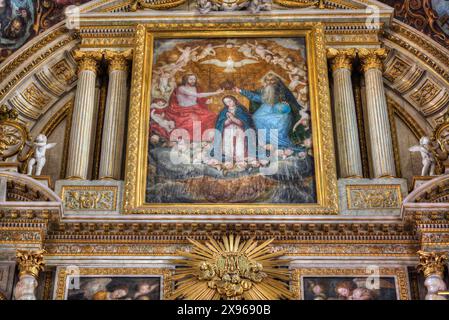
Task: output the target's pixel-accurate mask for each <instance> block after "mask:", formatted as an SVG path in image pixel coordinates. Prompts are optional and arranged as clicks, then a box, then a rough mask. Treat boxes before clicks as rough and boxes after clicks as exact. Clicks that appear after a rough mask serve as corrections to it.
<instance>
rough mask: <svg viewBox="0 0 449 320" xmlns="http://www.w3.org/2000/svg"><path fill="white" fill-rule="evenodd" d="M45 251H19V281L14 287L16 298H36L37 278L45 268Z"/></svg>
mask: <svg viewBox="0 0 449 320" xmlns="http://www.w3.org/2000/svg"><path fill="white" fill-rule="evenodd" d="M43 254H44V251H43V250H41V251H34V252H28V251H17V263H18V266H19V281H18V282H17V284H16V286H15V287H14V298H15V299H16V300H36V293H35V291H36V288H37V285H38V283H37V278H38V276H39V272H40V271H42V270H44V257H43Z"/></svg>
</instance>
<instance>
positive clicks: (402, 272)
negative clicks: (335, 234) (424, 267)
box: [291, 267, 410, 300]
mask: <svg viewBox="0 0 449 320" xmlns="http://www.w3.org/2000/svg"><path fill="white" fill-rule="evenodd" d="M379 273H380V276H381V277H394V279H395V284H396V294H397V297H398V300H410V292H409V283H408V275H407V272H406V268H405V267H380V268H379ZM370 275H371V274H370V273H367V270H366V269H365V268H347V269H346V268H303V269H294V270H293V271H292V284H291V287H292V291H294V292H295V293H296V295H295V296H296V297H297V298H298V299H300V300H304V282H303V279H304V277H323V278H326V277H327V278H329V277H352V276H354V277H368V276H370Z"/></svg>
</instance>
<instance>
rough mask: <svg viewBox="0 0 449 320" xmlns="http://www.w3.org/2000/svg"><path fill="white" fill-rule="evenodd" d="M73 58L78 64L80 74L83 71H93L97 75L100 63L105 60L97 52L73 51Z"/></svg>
mask: <svg viewBox="0 0 449 320" xmlns="http://www.w3.org/2000/svg"><path fill="white" fill-rule="evenodd" d="M73 57H74V59H75V60H76V61H77V62H78V73H79V72H82V71H92V72H94V73H97V71H98V62H99V61H100V60H101V59H102V58H103V54H102V53H101V52H97V51H80V50H75V51H73Z"/></svg>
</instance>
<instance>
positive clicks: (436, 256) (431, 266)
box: [417, 250, 448, 278]
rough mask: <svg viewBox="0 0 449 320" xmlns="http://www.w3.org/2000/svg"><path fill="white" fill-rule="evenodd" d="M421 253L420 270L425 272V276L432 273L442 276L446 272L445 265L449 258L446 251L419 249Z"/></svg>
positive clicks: (419, 253)
mask: <svg viewBox="0 0 449 320" xmlns="http://www.w3.org/2000/svg"><path fill="white" fill-rule="evenodd" d="M417 253H418V255H419V264H418V267H417V268H418V271H421V272H423V273H424V276H425V277H426V278H427V277H429V276H430V275H433V274H436V275H439V276H440V277H442V276H443V274H444V267H445V265H446V262H447V260H448V255H447V253H445V252H425V251H422V250H420V251H418V252H417Z"/></svg>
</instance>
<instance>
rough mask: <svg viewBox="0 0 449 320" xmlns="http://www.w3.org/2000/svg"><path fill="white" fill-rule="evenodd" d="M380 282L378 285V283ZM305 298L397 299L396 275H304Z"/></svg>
mask: <svg viewBox="0 0 449 320" xmlns="http://www.w3.org/2000/svg"><path fill="white" fill-rule="evenodd" d="M377 284H378V285H377ZM303 292H304V300H397V299H398V298H397V293H396V284H395V279H394V277H380V279H379V282H378V283H377V282H375V281H371V279H369V278H367V277H304V278H303Z"/></svg>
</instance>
